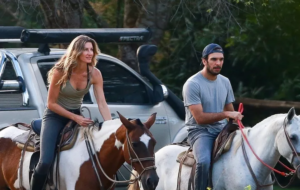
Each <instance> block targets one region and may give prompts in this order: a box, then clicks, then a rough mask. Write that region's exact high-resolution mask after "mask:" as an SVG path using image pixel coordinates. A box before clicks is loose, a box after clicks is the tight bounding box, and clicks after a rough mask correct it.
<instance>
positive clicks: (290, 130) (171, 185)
mask: <svg viewBox="0 0 300 190" xmlns="http://www.w3.org/2000/svg"><path fill="white" fill-rule="evenodd" d="M284 126H286V132H287V135H288V136H286V134H285V130H284ZM243 131H244V133H245V134H246V136H247V138H248V140H249V142H250V145H251V146H252V148H253V149H254V152H255V153H256V154H257V155H258V157H259V158H261V159H262V160H263V161H264V162H265V163H266V164H268V165H269V166H271V167H273V168H274V167H275V165H276V163H277V162H278V161H279V158H280V156H283V157H285V158H286V159H287V160H288V161H289V162H290V163H292V164H293V166H294V167H295V168H297V170H298V171H297V173H298V178H300V167H299V166H300V160H299V156H300V154H299V152H300V118H299V116H296V115H295V110H294V108H292V109H291V110H290V111H289V112H288V114H276V115H273V116H270V117H268V118H266V119H264V120H263V121H261V122H260V123H258V124H256V125H255V126H254V127H253V128H246V129H243ZM287 138H289V139H290V142H291V144H292V146H293V147H294V148H295V151H296V152H297V155H294V154H293V151H292V147H291V146H290V145H289V143H288V139H287ZM241 142H242V134H241V131H237V133H236V136H235V137H234V139H233V142H232V146H231V148H230V150H229V151H228V152H227V153H225V154H224V155H222V156H221V157H220V158H219V160H218V161H217V162H215V164H214V166H213V177H212V180H213V189H215V190H244V189H252V190H255V189H264V190H271V189H273V186H272V185H271V186H268V187H264V188H260V187H257V186H258V185H257V184H256V183H255V180H254V178H253V177H252V175H251V173H250V171H249V169H248V167H247V164H246V162H245V159H244V156H243V151H242V146H241ZM244 142H245V141H244ZM245 147H246V152H247V156H248V158H249V163H250V165H251V167H252V169H253V172H254V174H255V176H256V179H257V180H258V182H259V185H265V184H270V183H272V179H271V175H270V174H271V170H270V169H268V168H267V167H265V166H264V165H263V164H262V163H261V162H260V161H258V159H257V158H256V157H255V156H254V154H253V153H252V151H251V150H250V148H249V146H248V145H247V144H246V142H245ZM185 150H187V148H186V147H182V146H178V145H169V146H165V147H163V148H162V149H160V150H159V151H158V152H157V153H156V154H155V162H156V163H155V164H156V167H157V170H156V171H157V174H158V176H159V183H158V185H157V188H156V190H176V188H177V176H178V170H179V163H178V162H176V158H177V156H178V154H179V153H181V152H183V151H185ZM190 173H191V168H190V167H186V166H183V167H182V171H181V185H180V190H187V189H188V181H189V177H190ZM130 188H131V189H132V188H133V186H132V187H130Z"/></svg>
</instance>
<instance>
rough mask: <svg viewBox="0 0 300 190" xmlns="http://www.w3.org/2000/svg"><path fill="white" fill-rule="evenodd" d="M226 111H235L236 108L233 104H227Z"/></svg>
mask: <svg viewBox="0 0 300 190" xmlns="http://www.w3.org/2000/svg"><path fill="white" fill-rule="evenodd" d="M224 111H234V107H233V104H232V103H229V104H226V105H225V107H224Z"/></svg>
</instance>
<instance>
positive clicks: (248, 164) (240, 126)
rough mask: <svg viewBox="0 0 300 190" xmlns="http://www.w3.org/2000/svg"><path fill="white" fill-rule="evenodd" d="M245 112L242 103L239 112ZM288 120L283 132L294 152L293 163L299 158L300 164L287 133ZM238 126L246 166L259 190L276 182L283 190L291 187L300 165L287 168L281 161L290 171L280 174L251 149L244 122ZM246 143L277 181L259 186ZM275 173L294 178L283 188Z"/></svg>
mask: <svg viewBox="0 0 300 190" xmlns="http://www.w3.org/2000/svg"><path fill="white" fill-rule="evenodd" d="M243 110H244V108H243V104H242V103H240V105H239V110H238V111H239V112H240V113H242V112H243ZM286 120H287V117H285V119H284V121H283V130H284V133H285V136H286V139H287V141H288V144H289V146H290V148H291V150H292V153H293V157H292V160H291V163H293V161H294V159H295V158H297V159H298V160H299V162H300V153H298V152H297V151H296V148H295V146H294V145H293V143H292V140H291V138H290V137H289V135H288V133H287V129H286V124H287V122H288V121H286ZM238 126H239V129H240V131H241V133H242V150H243V154H244V159H245V161H246V164H247V167H248V169H249V171H250V173H251V175H252V178H253V180H254V181H255V184H256V186H257V189H258V188H261V187H266V186H270V185H273V184H274V182H275V181H276V182H277V183H278V185H279V186H280V187H282V188H285V187H287V186H289V185H290V184H291V183H292V181H293V180H294V178H295V176H296V175H295V174H296V171H297V170H298V169H299V167H300V164H299V165H298V166H297V168H296V169H291V168H289V167H288V166H286V165H285V164H283V163H282V162H281V161H278V163H280V164H281V165H282V166H283V167H284V168H286V169H288V170H289V171H290V172H289V173H285V172H280V171H278V170H276V169H275V168H273V167H271V166H269V165H268V164H266V163H265V162H264V161H262V160H261V159H260V158H259V157H258V156H257V154H256V153H255V152H254V150H253V148H252V147H251V145H250V143H249V141H248V139H247V137H246V135H245V134H244V132H243V129H244V128H245V127H244V126H243V124H242V122H241V121H240V120H238ZM244 141H246V143H247V144H248V146H249V148H250V149H251V151H252V152H253V154H254V156H255V157H256V158H257V159H258V160H259V161H260V162H261V163H262V164H263V165H264V166H266V167H267V168H269V169H270V170H272V174H273V176H274V179H275V180H274V181H273V182H272V183H271V184H267V185H260V184H259V182H258V180H257V178H256V176H255V174H254V172H253V170H252V167H251V165H250V162H249V159H248V156H247V153H246V149H245V143H244ZM274 172H275V173H278V174H280V175H282V176H284V177H288V176H292V178H291V179H290V181H289V183H288V184H287V185H285V186H282V185H281V184H280V183H279V182H278V180H277V178H276V176H275V174H274Z"/></svg>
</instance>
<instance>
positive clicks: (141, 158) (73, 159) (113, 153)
mask: <svg viewBox="0 0 300 190" xmlns="http://www.w3.org/2000/svg"><path fill="white" fill-rule="evenodd" d="M155 116H156V114H153V115H151V116H150V118H149V119H148V121H146V122H145V123H142V122H141V121H140V120H139V119H136V120H131V121H129V120H127V119H126V118H124V117H123V116H122V115H120V119H116V120H110V121H105V122H104V123H103V125H102V127H101V130H99V129H98V128H97V127H90V128H83V127H80V132H79V135H78V137H77V141H76V143H75V145H74V147H73V148H72V149H69V150H66V151H63V152H61V153H60V161H59V168H60V169H59V187H58V189H60V190H74V189H75V190H86V189H89V190H92V189H105V190H106V189H109V188H110V187H112V189H114V188H113V186H112V184H113V182H112V181H111V180H109V179H108V177H109V178H111V179H113V178H114V175H115V174H116V172H117V170H118V169H119V168H120V167H121V165H122V164H123V163H124V162H125V161H126V162H127V163H128V164H130V165H132V166H133V167H134V168H135V169H136V170H137V171H138V173H139V174H140V176H139V178H140V179H141V181H142V184H143V186H144V189H147V190H154V189H155V188H156V185H157V183H158V180H159V179H158V176H157V174H156V171H155V166H154V163H155V162H154V146H155V143H156V142H155V139H154V138H153V136H152V134H151V133H150V131H149V129H150V127H151V126H152V124H153V123H154V122H155ZM53 127H55V126H53ZM22 133H24V131H23V130H21V129H18V128H16V127H13V126H10V127H7V128H5V129H3V130H2V131H0V190H8V189H11V190H15V189H22V188H23V189H30V183H29V174H28V173H29V162H30V157H31V155H32V153H31V152H26V153H25V156H24V164H23V172H22V175H19V171H20V169H19V162H20V156H21V150H20V149H19V148H18V147H17V146H16V143H15V142H13V141H12V139H14V138H15V137H16V136H18V135H20V134H22ZM84 135H86V136H89V137H90V138H89V140H88V141H89V142H90V145H91V147H92V148H94V151H95V152H96V153H95V155H96V156H92V157H93V159H94V160H96V161H94V164H95V163H96V165H94V166H96V168H97V172H96V171H95V170H94V169H93V162H92V160H91V159H90V156H89V152H88V150H87V146H86V142H85V139H84ZM97 160H98V161H99V163H98V162H97ZM54 168H55V167H54ZM101 168H102V169H103V170H104V173H105V174H103V172H101ZM54 173H55V172H54ZM97 173H98V175H99V176H98V177H97ZM105 175H107V176H105ZM20 176H22V187H21V188H20ZM54 178H55V177H54ZM98 178H100V181H101V183H102V187H101V186H100V184H99V180H98ZM47 189H49V188H48V187H47Z"/></svg>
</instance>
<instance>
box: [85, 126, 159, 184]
mask: <svg viewBox="0 0 300 190" xmlns="http://www.w3.org/2000/svg"><path fill="white" fill-rule="evenodd" d="M84 139H85V143H86V147H87V150H88V153H89V157H90V159H91V161H92V165H93V168H94V171H95V173H96V176H97V179H98V182H99V184H100V189H101V190H104V187H103V184H102V182H101V179H100V174H99V171H98V169H97V166H98V167H99V168H100V170H101V172H102V174H103V175H104V176H105V177H106V178H107V179H108V180H109V181H111V182H112V185H111V186H110V188H109V189H112V188H113V187H114V185H115V184H117V183H134V182H136V181H138V180H140V179H141V177H142V175H143V174H144V173H145V171H147V170H152V169H153V170H155V169H156V166H155V164H153V165H152V166H148V167H144V165H143V163H142V162H143V161H155V158H154V157H144V158H139V157H138V155H137V154H136V152H135V151H134V149H133V147H132V141H131V139H130V137H129V135H128V130H126V143H127V146H128V148H127V149H128V155H129V160H130V165H131V167H132V168H133V169H134V167H133V163H134V162H138V163H139V164H140V166H141V167H142V169H143V170H142V172H141V173H140V174H138V175H137V176H136V175H134V174H133V173H132V174H133V175H134V178H133V179H129V180H123V181H117V180H115V179H112V178H110V177H109V176H108V175H107V174H106V172H105V171H104V169H103V167H102V166H101V164H100V161H99V158H98V156H97V155H96V154H97V152H96V150H95V145H94V140H93V138H92V137H91V135H90V134H89V133H87V132H86V131H85V132H84ZM131 152H132V153H133V155H134V156H135V157H132V153H131ZM124 166H125V165H124ZM127 169H128V168H127ZM128 170H129V169H128Z"/></svg>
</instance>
